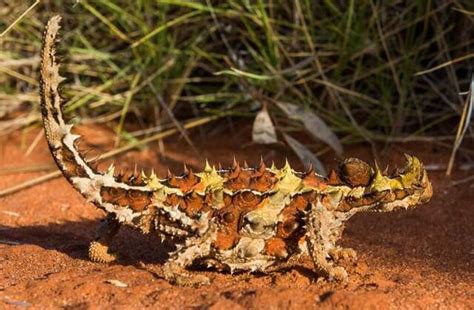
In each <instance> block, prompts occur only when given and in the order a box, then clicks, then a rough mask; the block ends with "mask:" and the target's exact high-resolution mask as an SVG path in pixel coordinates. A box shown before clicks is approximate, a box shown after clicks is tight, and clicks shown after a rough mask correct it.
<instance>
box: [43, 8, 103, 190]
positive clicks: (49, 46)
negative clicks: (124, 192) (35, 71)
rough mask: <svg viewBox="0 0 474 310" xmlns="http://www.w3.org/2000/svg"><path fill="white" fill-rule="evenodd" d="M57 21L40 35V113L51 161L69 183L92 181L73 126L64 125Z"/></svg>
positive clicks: (91, 173) (51, 20)
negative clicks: (84, 179) (79, 178)
mask: <svg viewBox="0 0 474 310" xmlns="http://www.w3.org/2000/svg"><path fill="white" fill-rule="evenodd" d="M60 21H61V17H60V16H58V15H56V16H54V17H52V18H51V19H50V20H49V21H48V24H47V25H46V27H45V30H44V33H43V42H42V49H41V65H40V98H41V114H42V115H43V126H44V129H45V133H46V139H47V141H48V145H49V148H50V150H51V153H52V155H53V158H54V160H55V161H56V164H57V165H58V167H59V169H60V170H61V171H62V172H63V174H64V176H65V177H66V178H67V179H68V180H69V181H71V180H72V178H74V177H87V178H92V177H93V175H94V174H96V171H94V170H93V168H92V167H91V166H90V165H88V164H87V162H86V161H85V159H84V158H83V157H82V156H81V154H80V153H79V152H78V148H77V145H76V144H77V140H78V138H79V136H77V135H74V134H72V133H71V129H72V125H70V124H66V122H65V121H64V118H63V113H62V108H61V105H62V98H61V96H60V94H59V84H60V83H61V82H62V81H63V80H64V78H63V77H61V76H60V75H59V64H58V62H57V60H56V51H55V43H56V41H57V34H58V30H59V28H60V26H59V23H60Z"/></svg>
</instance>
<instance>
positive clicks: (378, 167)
mask: <svg viewBox="0 0 474 310" xmlns="http://www.w3.org/2000/svg"><path fill="white" fill-rule="evenodd" d="M374 166H375V172H376V173H377V172H380V166H379V163H378V161H377V159H374Z"/></svg>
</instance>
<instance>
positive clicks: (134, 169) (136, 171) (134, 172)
mask: <svg viewBox="0 0 474 310" xmlns="http://www.w3.org/2000/svg"><path fill="white" fill-rule="evenodd" d="M137 174H138V168H137V164H136V163H135V167H134V168H133V175H137Z"/></svg>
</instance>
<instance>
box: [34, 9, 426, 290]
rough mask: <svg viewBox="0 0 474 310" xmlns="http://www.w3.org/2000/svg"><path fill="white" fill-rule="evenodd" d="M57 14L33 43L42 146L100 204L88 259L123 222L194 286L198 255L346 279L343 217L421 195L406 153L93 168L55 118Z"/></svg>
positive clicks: (105, 249) (228, 263)
mask: <svg viewBox="0 0 474 310" xmlns="http://www.w3.org/2000/svg"><path fill="white" fill-rule="evenodd" d="M60 20H61V18H60V17H59V16H54V17H52V18H51V19H50V20H49V21H48V24H47V25H46V27H45V31H44V34H43V44H42V50H41V65H40V98H41V112H42V117H43V126H44V129H45V134H46V139H47V141H48V145H49V148H50V151H51V154H52V156H53V158H54V160H55V161H56V163H57V165H58V168H59V169H60V170H61V171H62V172H63V174H64V176H65V178H66V179H67V180H68V181H69V182H70V183H71V185H72V186H73V187H74V188H75V189H77V190H78V191H79V192H80V193H81V194H82V195H83V196H84V197H85V198H86V199H87V200H88V201H90V202H92V203H93V204H95V205H96V206H97V207H98V208H100V209H102V210H104V211H105V213H106V214H107V216H106V218H105V219H104V221H103V222H102V224H101V225H100V226H99V229H98V231H97V238H96V239H95V240H94V241H92V242H91V243H90V246H89V253H88V254H89V258H90V259H91V260H93V261H95V262H102V263H110V262H113V261H115V260H117V258H118V256H117V255H116V254H115V253H113V252H112V251H111V250H110V246H111V243H112V241H113V237H114V236H115V235H116V233H117V231H118V230H119V228H120V227H122V226H127V227H131V228H134V229H137V230H139V231H141V232H142V233H145V234H155V235H157V236H158V237H160V238H162V239H167V240H172V241H175V242H176V244H177V246H176V251H174V252H173V253H171V254H170V257H169V259H168V260H167V262H166V263H165V264H164V265H163V266H162V267H161V268H160V269H159V271H158V274H159V275H160V276H162V277H163V278H165V279H167V280H169V281H170V282H172V283H175V284H178V285H199V284H204V283H208V281H209V280H208V279H207V278H206V277H203V276H202V275H199V274H190V273H189V272H188V271H187V270H186V268H187V267H189V266H190V265H192V264H193V263H194V262H198V261H199V262H202V263H205V264H208V265H210V266H215V267H218V269H222V270H229V271H230V272H234V271H238V270H242V271H257V270H259V271H262V272H265V271H267V270H268V267H270V266H272V265H275V264H276V265H278V263H282V262H286V261H289V260H290V259H291V260H292V259H294V258H297V257H298V256H299V255H309V256H310V257H311V259H312V261H313V263H314V266H315V269H316V271H317V275H321V276H324V277H326V278H328V279H337V280H341V281H345V280H346V279H347V272H346V270H345V269H344V268H342V267H340V266H338V264H337V262H338V260H339V259H343V258H351V257H352V258H354V257H355V252H354V250H352V249H344V248H341V247H339V246H338V245H337V241H338V240H339V239H340V238H341V236H342V231H343V229H344V223H345V222H346V221H347V220H348V219H350V217H351V216H353V215H354V214H356V213H357V212H363V211H379V212H386V211H393V210H398V209H408V208H412V207H415V206H417V205H419V204H422V203H426V202H427V201H428V200H429V199H430V198H431V195H432V188H431V183H430V182H429V179H428V175H427V173H426V170H425V169H424V168H423V165H422V163H421V162H420V161H419V160H418V159H417V158H416V157H411V156H408V155H407V164H406V165H405V167H404V168H403V169H401V170H399V171H397V172H396V173H394V174H393V175H386V174H384V173H382V172H381V171H380V169H378V167H375V168H374V169H373V168H371V167H370V166H369V165H368V164H366V163H365V162H363V161H361V160H358V159H354V158H350V159H346V160H344V161H343V162H341V164H340V166H339V167H338V169H337V170H333V171H331V173H330V174H329V176H328V177H327V178H326V177H322V176H320V175H318V174H317V173H315V172H314V171H313V170H312V169H310V170H309V171H306V172H297V171H294V170H293V169H292V168H291V167H290V165H289V164H288V163H286V164H285V166H284V167H282V168H276V167H275V166H274V165H272V166H271V167H266V166H265V164H264V163H263V162H261V163H260V164H259V165H258V166H257V167H254V168H250V167H247V165H246V164H244V165H243V166H241V165H239V164H238V163H236V162H234V165H233V166H232V167H230V168H228V169H222V168H219V169H216V168H215V167H213V166H210V165H209V164H208V163H206V166H205V168H204V170H203V171H201V172H199V173H194V172H192V171H189V170H187V169H185V171H184V173H183V174H182V175H180V176H173V175H171V174H169V175H168V176H167V177H166V178H164V179H160V178H158V177H157V176H156V175H155V174H154V173H151V174H150V175H145V174H144V173H143V172H135V173H131V174H130V173H125V174H116V173H115V172H114V168H113V166H111V167H110V168H109V169H108V170H107V171H106V172H100V171H98V170H97V168H96V167H95V166H94V165H91V164H90V163H89V162H88V161H87V160H86V159H85V158H83V156H82V155H81V153H80V151H79V149H78V147H77V141H78V139H79V136H77V135H75V134H74V133H73V132H72V129H73V126H72V125H71V124H67V123H66V122H65V120H64V117H63V112H62V106H63V104H64V102H63V101H64V100H63V99H62V97H61V96H60V94H59V84H60V83H61V82H62V81H63V80H64V78H62V77H61V76H60V74H59V63H58V61H57V59H56V55H55V44H56V42H57V33H58V31H59V28H60V26H59V25H60Z"/></svg>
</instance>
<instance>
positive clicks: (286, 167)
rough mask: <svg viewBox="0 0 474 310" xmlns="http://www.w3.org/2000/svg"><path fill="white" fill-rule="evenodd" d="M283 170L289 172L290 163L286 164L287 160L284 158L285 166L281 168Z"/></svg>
mask: <svg viewBox="0 0 474 310" xmlns="http://www.w3.org/2000/svg"><path fill="white" fill-rule="evenodd" d="M283 169H285V170H291V167H290V163H289V162H288V158H285V166H283Z"/></svg>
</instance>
